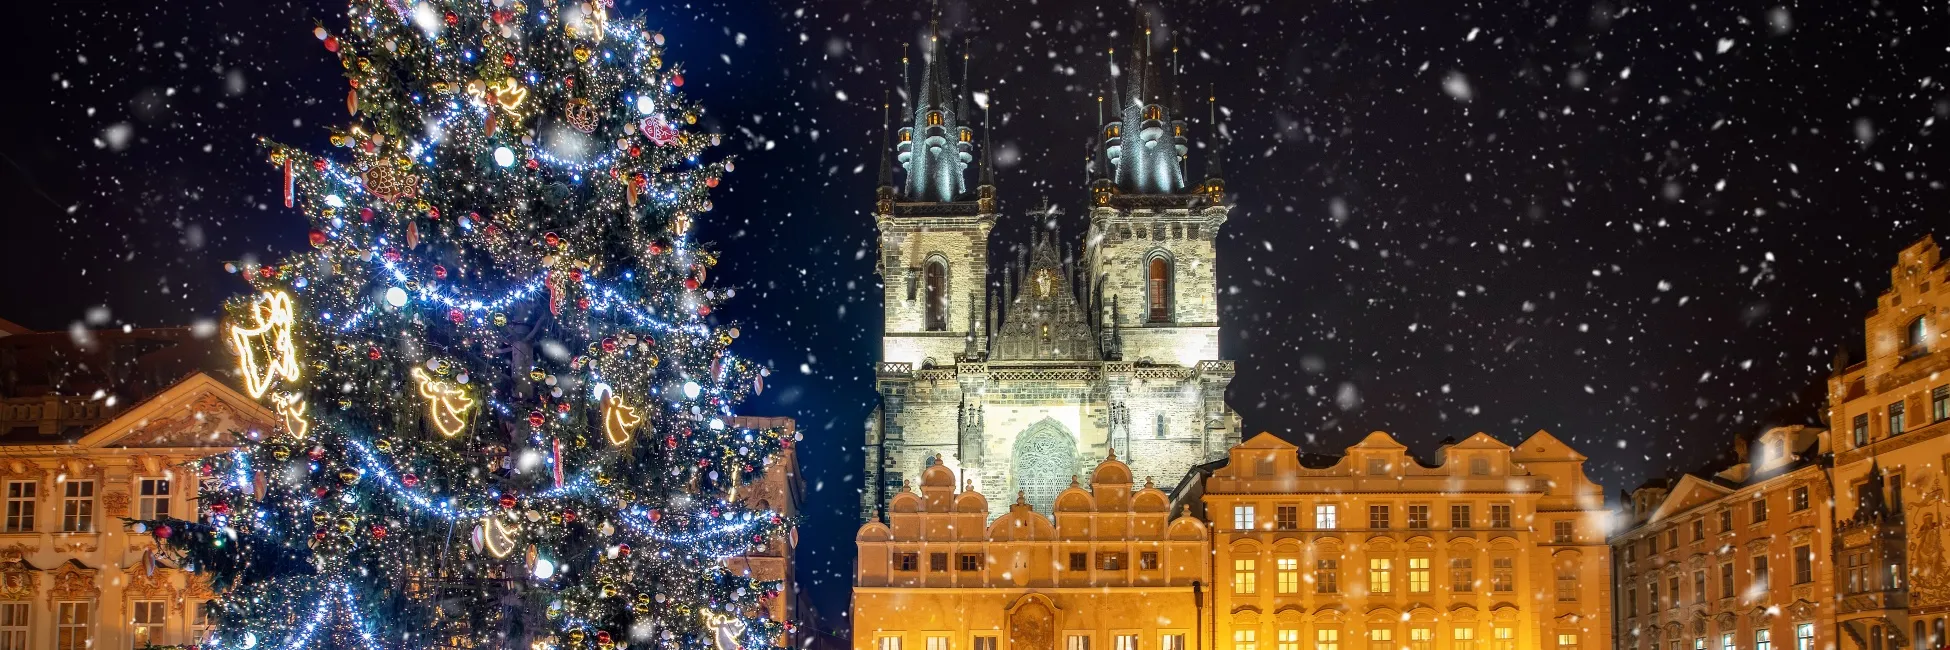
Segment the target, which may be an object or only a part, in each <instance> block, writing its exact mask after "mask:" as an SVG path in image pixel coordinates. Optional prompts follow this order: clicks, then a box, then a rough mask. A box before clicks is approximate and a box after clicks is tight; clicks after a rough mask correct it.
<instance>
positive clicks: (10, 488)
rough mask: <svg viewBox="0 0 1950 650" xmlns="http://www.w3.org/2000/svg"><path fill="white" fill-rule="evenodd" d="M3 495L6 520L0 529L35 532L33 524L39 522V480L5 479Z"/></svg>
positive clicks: (36, 524) (14, 531) (35, 524)
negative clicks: (5, 502)
mask: <svg viewBox="0 0 1950 650" xmlns="http://www.w3.org/2000/svg"><path fill="white" fill-rule="evenodd" d="M5 496H6V500H7V510H6V521H5V522H4V526H0V530H5V531H6V532H9V533H32V532H36V531H35V526H38V525H39V524H40V521H39V519H40V518H39V516H38V515H39V510H40V507H41V483H40V481H34V480H25V481H7V485H6V492H5Z"/></svg>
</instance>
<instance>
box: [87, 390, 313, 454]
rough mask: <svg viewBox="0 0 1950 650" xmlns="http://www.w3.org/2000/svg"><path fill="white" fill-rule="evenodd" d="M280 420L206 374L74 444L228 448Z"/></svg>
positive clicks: (138, 407)
mask: <svg viewBox="0 0 1950 650" xmlns="http://www.w3.org/2000/svg"><path fill="white" fill-rule="evenodd" d="M277 421H278V420H277V416H276V415H275V414H273V413H272V412H271V411H270V410H269V409H266V408H264V407H263V406H261V405H259V404H258V403H257V402H256V401H254V400H252V399H250V398H249V397H246V396H244V395H243V394H242V393H239V392H237V391H236V390H235V389H232V388H231V387H229V386H227V385H225V384H224V383H223V382H221V381H218V380H217V379H216V378H215V377H211V376H210V375H208V374H204V373H197V374H195V375H191V376H190V377H188V378H186V379H184V380H182V381H180V382H177V383H176V385H175V386H171V387H169V388H168V389H167V390H164V391H163V392H161V393H158V394H156V395H155V396H154V397H151V398H149V399H148V400H145V401H143V402H141V403H139V404H136V405H135V406H133V407H130V408H129V409H128V410H126V411H124V412H123V413H122V414H121V415H117V416H116V417H115V419H113V420H110V421H109V422H108V423H107V424H103V425H102V426H100V427H97V428H96V429H95V430H94V431H91V432H89V433H88V435H86V436H83V437H82V438H81V440H80V441H78V442H77V443H76V446H78V447H82V448H113V447H148V448H171V447H230V446H233V444H234V439H233V438H232V437H231V434H232V433H233V432H245V431H253V430H257V431H263V430H268V429H269V428H270V427H271V426H272V424H273V423H275V422H277Z"/></svg>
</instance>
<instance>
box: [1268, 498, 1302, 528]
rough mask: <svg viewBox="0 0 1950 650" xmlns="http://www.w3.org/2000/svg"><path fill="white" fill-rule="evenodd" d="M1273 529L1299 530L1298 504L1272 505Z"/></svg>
mask: <svg viewBox="0 0 1950 650" xmlns="http://www.w3.org/2000/svg"><path fill="white" fill-rule="evenodd" d="M1273 520H1274V523H1273V528H1274V530H1299V529H1300V506H1297V505H1292V504H1287V505H1279V506H1274V507H1273Z"/></svg>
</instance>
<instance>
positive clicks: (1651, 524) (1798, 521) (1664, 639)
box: [1612, 426, 1894, 650]
mask: <svg viewBox="0 0 1950 650" xmlns="http://www.w3.org/2000/svg"><path fill="white" fill-rule="evenodd" d="M1736 445H1737V447H1736V449H1735V450H1734V452H1735V453H1734V462H1733V463H1731V464H1730V465H1728V466H1726V467H1724V468H1720V469H1717V470H1713V471H1710V472H1707V471H1702V472H1695V473H1688V474H1685V475H1682V476H1680V477H1679V478H1678V479H1677V480H1663V479H1662V480H1658V481H1654V482H1652V483H1649V484H1647V485H1645V486H1643V487H1640V488H1639V489H1637V490H1635V491H1633V492H1632V494H1631V503H1629V504H1626V505H1627V511H1626V514H1625V516H1626V517H1627V519H1626V520H1625V521H1624V522H1622V524H1621V528H1622V530H1620V531H1618V533H1617V534H1616V535H1614V536H1613V537H1612V547H1613V548H1612V556H1613V558H1615V559H1616V560H1617V567H1618V568H1617V571H1616V575H1617V581H1616V584H1615V586H1614V596H1615V597H1616V598H1617V602H1618V609H1619V610H1620V611H1619V612H1618V617H1619V618H1618V630H1617V635H1618V639H1619V643H1618V647H1619V648H1621V650H1698V649H1700V648H1705V649H1707V650H1820V649H1824V648H1833V647H1835V645H1834V644H1835V643H1836V642H1837V640H1838V638H1839V637H1838V636H1837V634H1836V632H1835V626H1834V623H1833V621H1834V620H1835V619H1834V615H1835V575H1834V571H1833V569H1832V568H1831V565H1830V554H1831V551H1832V549H1833V547H1834V542H1833V540H1834V539H1835V526H1834V519H1833V517H1832V513H1833V505H1832V504H1833V502H1832V500H1831V498H1832V496H1833V493H1832V491H1831V490H1830V489H1829V484H1828V473H1827V468H1826V467H1825V466H1824V465H1823V457H1824V455H1825V454H1826V453H1827V452H1828V450H1829V448H1828V432H1827V431H1825V430H1822V429H1816V428H1811V427H1804V426H1790V427H1776V428H1773V429H1769V430H1768V431H1767V432H1765V433H1763V434H1761V435H1760V437H1758V438H1756V439H1754V440H1752V441H1751V442H1747V441H1740V442H1737V443H1736ZM1891 650H1894V649H1891Z"/></svg>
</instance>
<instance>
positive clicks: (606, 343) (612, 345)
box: [603, 338, 616, 352]
mask: <svg viewBox="0 0 1950 650" xmlns="http://www.w3.org/2000/svg"><path fill="white" fill-rule="evenodd" d="M603 351H604V352H615V351H616V339H614V338H605V339H603Z"/></svg>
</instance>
